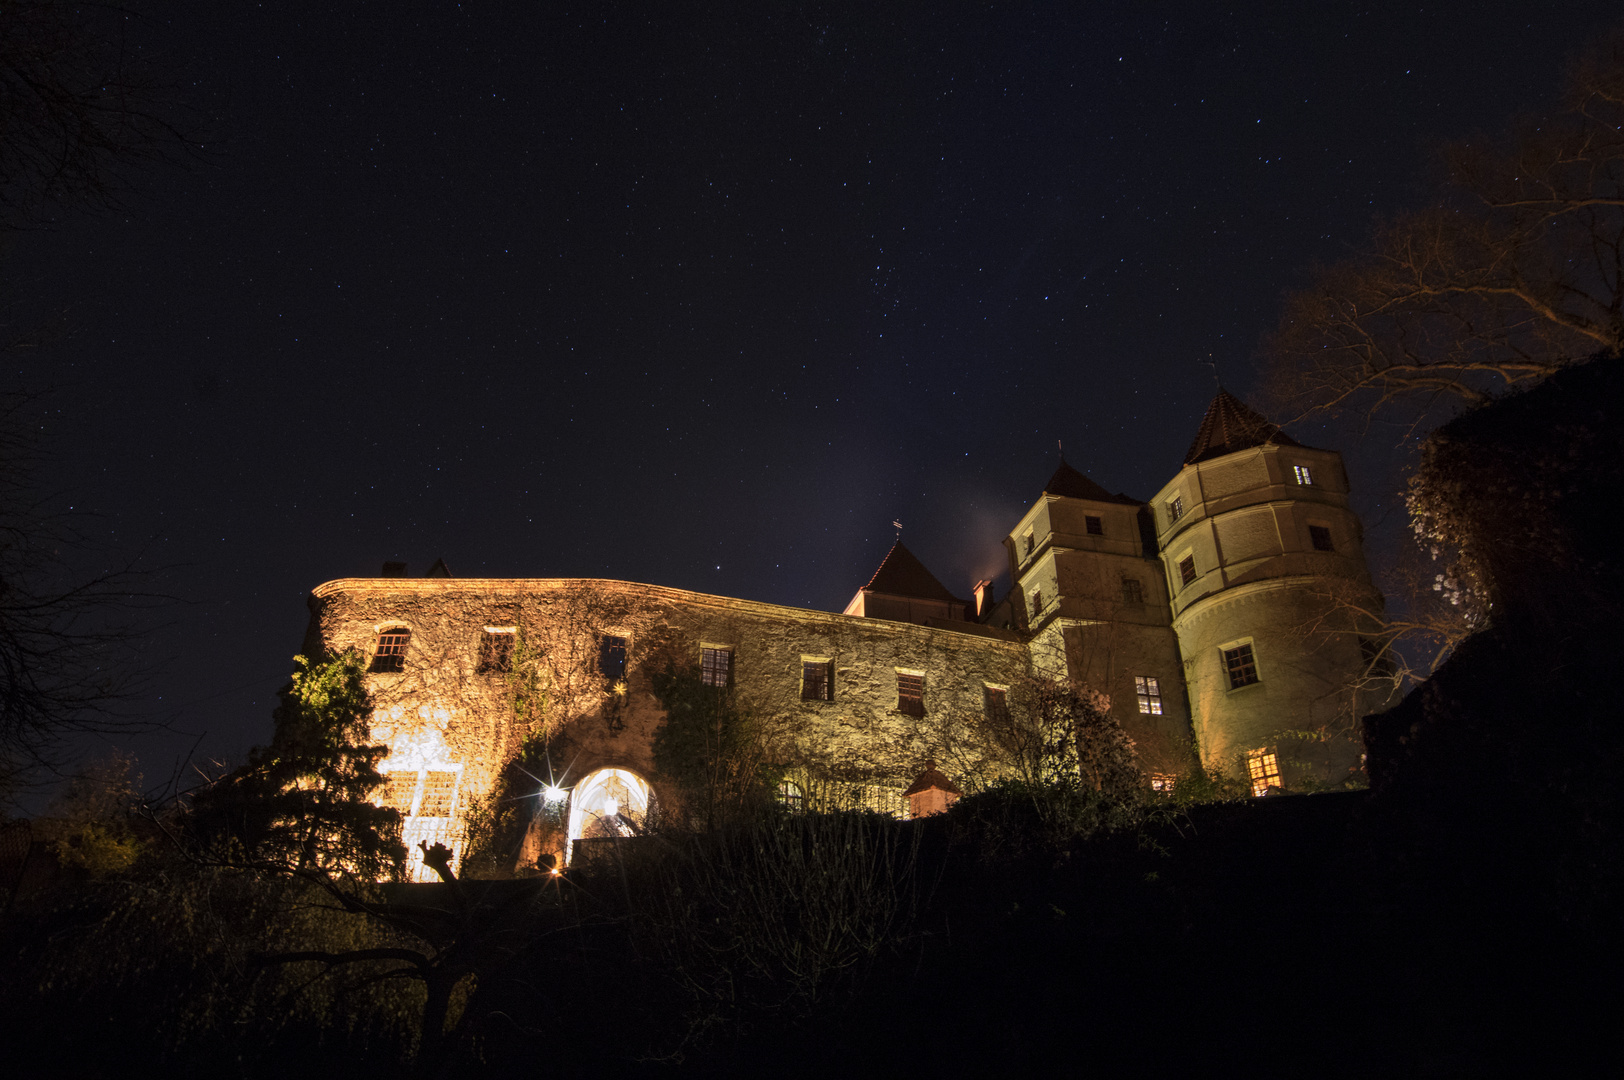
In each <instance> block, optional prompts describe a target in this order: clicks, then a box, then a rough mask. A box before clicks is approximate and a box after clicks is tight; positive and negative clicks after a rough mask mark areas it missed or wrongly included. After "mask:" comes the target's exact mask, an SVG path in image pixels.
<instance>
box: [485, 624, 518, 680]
mask: <svg viewBox="0 0 1624 1080" xmlns="http://www.w3.org/2000/svg"><path fill="white" fill-rule="evenodd" d="M518 636H519V635H518V634H515V633H514V632H513V631H511V630H487V631H485V632H484V633H483V634H481V635H480V637H479V666H478V668H476V669H475V670H476V671H478V672H479V674H481V675H505V674H507V673H508V672H509V671H511V670H513V643H514V642H515V641H516V640H517V639H518Z"/></svg>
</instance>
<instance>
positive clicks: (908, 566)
mask: <svg viewBox="0 0 1624 1080" xmlns="http://www.w3.org/2000/svg"><path fill="white" fill-rule="evenodd" d="M863 591H864V592H877V593H889V594H890V595H892V596H908V597H912V598H914V599H916V600H947V601H950V602H952V603H955V604H963V603H967V601H964V600H960V599H959V598H958V597H956V596H954V595H953V594H952V593H950V592H948V591H947V586H945V585H943V584H942V583H941V582H940V581H937V580H936V575H935V574H932V573H931V572H930V571H929V570H926V569H925V564H924V563H922V562H920V561H919V557H918V556H917V555H915V554H914V553H913V552H911V551H909V550H908V549H907V548H905V547H903V546H902V541H901V540H898V541H897V542H896V543H895V544H892V545H891V550H890V551H889V552H887V553H886V556H885V560H884V561H883V562H881V563H880V568H879V569H878V570H876V571H874V576H873V577H872V578H870V579H869V581H868V584H867V585H864V586H863Z"/></svg>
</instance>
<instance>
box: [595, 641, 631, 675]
mask: <svg viewBox="0 0 1624 1080" xmlns="http://www.w3.org/2000/svg"><path fill="white" fill-rule="evenodd" d="M598 670H599V671H600V672H602V673H603V677H604V678H606V679H608V680H610V681H611V682H619V681H620V680H622V679H624V678H625V677H626V637H625V635H624V634H605V635H603V637H601V638H599V639H598Z"/></svg>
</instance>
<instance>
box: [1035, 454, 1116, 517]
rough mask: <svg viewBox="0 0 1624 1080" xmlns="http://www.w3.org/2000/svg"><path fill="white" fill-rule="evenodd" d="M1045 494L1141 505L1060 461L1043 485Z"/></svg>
mask: <svg viewBox="0 0 1624 1080" xmlns="http://www.w3.org/2000/svg"><path fill="white" fill-rule="evenodd" d="M1043 493H1044V494H1045V495H1060V496H1063V497H1064V498H1068V499H1092V500H1094V501H1095V502H1108V503H1131V504H1132V505H1134V506H1138V505H1139V500H1138V499H1135V498H1132V497H1131V496H1128V495H1112V494H1111V493H1110V492H1109V491H1106V490H1105V489H1104V488H1102V487H1100V486H1099V485H1098V484H1096V483H1095V482H1094V481H1092V480H1090V479H1089V478H1088V477H1086V476H1084V475H1083V474H1082V473H1080V472H1078V471H1077V470H1076V469H1074V468H1072V467H1071V466H1070V465H1067V464H1066V463H1065V461H1061V462H1060V468H1058V469H1056V470H1055V471H1054V475H1053V476H1051V477H1049V482H1048V483H1047V484H1044V485H1043Z"/></svg>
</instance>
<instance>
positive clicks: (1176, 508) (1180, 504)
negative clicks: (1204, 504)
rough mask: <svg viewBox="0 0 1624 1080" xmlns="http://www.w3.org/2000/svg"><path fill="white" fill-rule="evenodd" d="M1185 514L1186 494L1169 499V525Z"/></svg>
mask: <svg viewBox="0 0 1624 1080" xmlns="http://www.w3.org/2000/svg"><path fill="white" fill-rule="evenodd" d="M1183 516H1184V496H1183V495H1175V496H1173V497H1172V498H1171V499H1169V500H1167V523H1168V524H1169V525H1171V524H1173V522H1175V521H1177V520H1178V519H1179V518H1181V517H1183Z"/></svg>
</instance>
